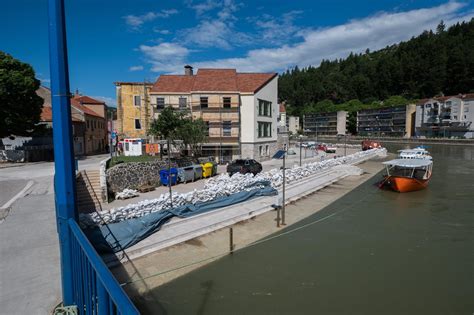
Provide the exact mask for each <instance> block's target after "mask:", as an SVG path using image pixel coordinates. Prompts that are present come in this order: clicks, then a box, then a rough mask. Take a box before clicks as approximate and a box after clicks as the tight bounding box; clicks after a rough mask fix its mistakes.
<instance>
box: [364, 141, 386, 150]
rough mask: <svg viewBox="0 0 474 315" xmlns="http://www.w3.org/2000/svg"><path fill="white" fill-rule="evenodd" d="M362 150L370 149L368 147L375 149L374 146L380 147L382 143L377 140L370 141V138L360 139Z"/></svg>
mask: <svg viewBox="0 0 474 315" xmlns="http://www.w3.org/2000/svg"><path fill="white" fill-rule="evenodd" d="M361 144H362V151H366V150H370V149H376V148H381V147H382V144H381V143H380V142H377V141H371V140H364V141H362V143H361Z"/></svg>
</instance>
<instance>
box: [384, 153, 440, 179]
mask: <svg viewBox="0 0 474 315" xmlns="http://www.w3.org/2000/svg"><path fill="white" fill-rule="evenodd" d="M383 164H384V165H385V168H386V171H387V176H388V177H407V178H414V179H418V180H427V179H429V178H430V177H431V172H432V168H433V162H432V161H431V160H430V159H414V158H413V159H410V158H407V159H396V160H391V161H387V162H383Z"/></svg>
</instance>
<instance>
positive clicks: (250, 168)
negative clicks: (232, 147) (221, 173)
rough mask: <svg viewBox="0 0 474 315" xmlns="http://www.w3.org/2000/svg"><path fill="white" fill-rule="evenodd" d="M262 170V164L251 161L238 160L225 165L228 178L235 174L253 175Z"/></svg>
mask: <svg viewBox="0 0 474 315" xmlns="http://www.w3.org/2000/svg"><path fill="white" fill-rule="evenodd" d="M262 169H263V168H262V164H260V163H258V162H257V161H255V160H252V159H238V160H234V161H232V162H231V163H229V164H228V165H227V173H229V175H230V176H232V175H234V174H235V173H241V174H247V173H252V174H254V175H255V174H258V173H260V172H261V171H262Z"/></svg>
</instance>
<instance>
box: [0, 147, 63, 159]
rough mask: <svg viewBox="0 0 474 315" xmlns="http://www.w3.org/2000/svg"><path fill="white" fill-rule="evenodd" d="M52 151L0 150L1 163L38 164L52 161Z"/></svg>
mask: <svg viewBox="0 0 474 315" xmlns="http://www.w3.org/2000/svg"><path fill="white" fill-rule="evenodd" d="M53 159H54V153H53V150H52V149H37V150H0V162H38V161H52V160H53Z"/></svg>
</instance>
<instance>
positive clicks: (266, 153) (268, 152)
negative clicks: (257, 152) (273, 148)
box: [265, 144, 270, 155]
mask: <svg viewBox="0 0 474 315" xmlns="http://www.w3.org/2000/svg"><path fill="white" fill-rule="evenodd" d="M265 155H270V150H269V149H268V144H267V145H266V146H265Z"/></svg>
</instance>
